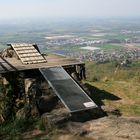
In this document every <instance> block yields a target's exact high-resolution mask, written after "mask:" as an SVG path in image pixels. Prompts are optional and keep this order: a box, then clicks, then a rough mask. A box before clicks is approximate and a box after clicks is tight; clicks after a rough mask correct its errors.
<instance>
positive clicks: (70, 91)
mask: <svg viewBox="0 0 140 140" xmlns="http://www.w3.org/2000/svg"><path fill="white" fill-rule="evenodd" d="M39 70H40V72H41V74H42V75H43V76H44V78H45V79H46V80H47V81H48V82H49V84H50V86H51V87H52V88H53V90H54V91H55V94H56V95H57V96H58V97H59V98H60V100H61V101H62V103H63V104H64V105H65V107H66V108H67V109H68V110H69V111H70V112H71V113H72V112H78V111H84V110H89V109H93V108H97V105H96V104H95V103H94V102H93V101H92V99H91V98H90V97H89V96H88V95H87V94H86V93H85V92H84V90H83V89H82V88H81V87H80V86H79V85H78V84H77V83H76V82H75V81H74V80H73V79H72V78H71V76H70V75H69V74H68V73H67V72H66V71H65V70H64V69H63V68H62V67H52V68H40V69H39Z"/></svg>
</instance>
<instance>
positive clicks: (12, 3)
mask: <svg viewBox="0 0 140 140" xmlns="http://www.w3.org/2000/svg"><path fill="white" fill-rule="evenodd" d="M120 16H122V17H124V16H127V17H133V16H135V17H136V16H140V0H0V19H3V18H16V17H18V18H19V17H20V18H28V17H34V18H35V17H120Z"/></svg>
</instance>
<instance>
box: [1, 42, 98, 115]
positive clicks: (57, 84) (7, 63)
mask: <svg viewBox="0 0 140 140" xmlns="http://www.w3.org/2000/svg"><path fill="white" fill-rule="evenodd" d="M8 46H9V48H7V49H6V50H4V51H3V52H2V53H1V55H0V74H1V75H2V77H4V78H5V79H7V81H8V82H11V81H12V82H13V83H14V80H15V79H14V77H13V75H20V76H21V75H22V76H21V77H22V78H23V79H25V80H26V79H29V78H31V79H36V78H37V77H39V75H42V76H43V77H44V79H45V80H46V81H47V82H48V83H49V85H50V86H51V87H52V89H53V90H54V91H55V93H56V95H57V96H58V97H59V99H60V100H61V101H62V103H63V104H64V105H65V107H66V108H67V109H68V111H69V112H71V113H73V112H79V111H82V110H89V109H94V108H97V105H96V104H95V103H94V102H93V101H92V99H90V97H89V96H88V95H87V94H86V92H85V91H84V90H83V89H82V88H81V87H80V86H79V84H78V83H77V82H76V81H75V80H74V79H73V78H72V77H71V76H70V75H72V74H73V73H75V72H76V67H77V66H84V65H85V64H84V63H83V62H79V61H78V60H76V59H72V58H68V57H65V56H60V55H56V54H50V55H47V56H45V55H42V54H41V53H40V51H39V48H38V46H37V45H36V44H26V43H22V44H21V43H20V44H19V43H18V44H8ZM50 75H51V76H50ZM13 85H15V86H16V83H15V84H13ZM27 86H28V85H26V84H25V90H26V89H27ZM67 88H68V89H67ZM15 92H16V91H15Z"/></svg>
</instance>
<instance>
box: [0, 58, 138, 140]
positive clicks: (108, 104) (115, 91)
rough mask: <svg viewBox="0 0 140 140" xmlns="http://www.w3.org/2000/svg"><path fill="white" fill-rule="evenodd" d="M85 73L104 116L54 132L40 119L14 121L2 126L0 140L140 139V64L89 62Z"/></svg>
mask: <svg viewBox="0 0 140 140" xmlns="http://www.w3.org/2000/svg"><path fill="white" fill-rule="evenodd" d="M86 74H87V79H86V80H84V81H82V83H81V85H82V86H83V88H84V89H85V90H86V91H87V92H88V94H89V95H90V97H91V98H92V99H93V100H94V101H95V102H96V104H97V105H98V106H99V107H101V108H102V110H103V111H104V112H105V113H106V115H105V116H104V117H98V118H96V119H89V120H87V121H85V122H77V121H72V120H67V121H66V122H62V123H61V124H57V125H56V126H55V127H54V128H53V130H51V131H49V130H48V127H47V126H46V125H45V124H44V123H43V122H42V120H41V119H40V117H39V118H30V119H28V120H24V119H23V120H22V119H21V120H14V121H10V122H8V123H4V124H2V125H1V126H0V139H7V140H15V139H17V140H19V139H23V140H24V139H28V140H34V139H35V140H56V139H57V140H64V139H65V140H72V139H73V140H100V139H102V140H126V139H134V140H138V139H140V135H139V130H140V61H133V62H131V63H129V64H127V65H125V66H120V65H118V63H117V62H107V63H95V62H86ZM87 115H88V114H87ZM80 117H82V115H81V116H80Z"/></svg>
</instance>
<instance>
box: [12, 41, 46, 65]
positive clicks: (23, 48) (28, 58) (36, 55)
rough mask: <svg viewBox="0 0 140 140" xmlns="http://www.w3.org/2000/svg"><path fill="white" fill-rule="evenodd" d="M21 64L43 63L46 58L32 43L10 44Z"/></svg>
mask: <svg viewBox="0 0 140 140" xmlns="http://www.w3.org/2000/svg"><path fill="white" fill-rule="evenodd" d="M11 46H12V48H13V49H14V50H15V52H16V54H17V55H18V57H19V59H20V60H21V62H22V63H23V64H36V63H44V62H46V60H45V59H44V57H43V56H42V55H41V54H40V52H39V51H38V50H37V49H36V48H35V46H34V45H33V44H25V43H23V44H11Z"/></svg>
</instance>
